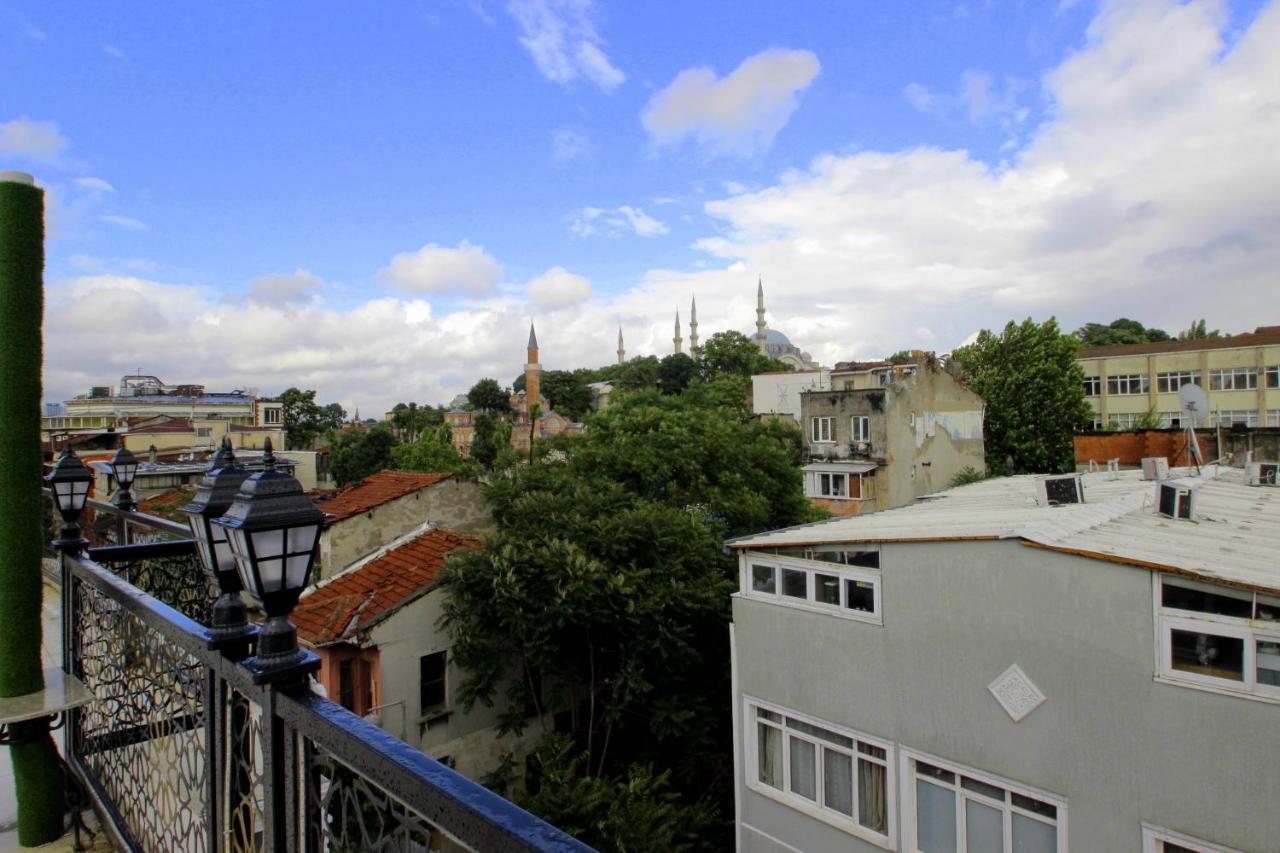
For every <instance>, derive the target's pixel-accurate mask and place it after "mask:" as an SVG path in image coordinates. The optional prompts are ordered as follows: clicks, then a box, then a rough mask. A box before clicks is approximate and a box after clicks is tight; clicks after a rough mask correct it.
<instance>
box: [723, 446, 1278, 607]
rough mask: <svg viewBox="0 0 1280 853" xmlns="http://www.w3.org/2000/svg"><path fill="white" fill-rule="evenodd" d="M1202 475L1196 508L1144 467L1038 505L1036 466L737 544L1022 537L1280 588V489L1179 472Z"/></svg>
mask: <svg viewBox="0 0 1280 853" xmlns="http://www.w3.org/2000/svg"><path fill="white" fill-rule="evenodd" d="M1170 473H1171V474H1172V475H1173V476H1175V477H1179V478H1183V479H1188V478H1189V479H1190V480H1191V481H1194V482H1196V483H1197V484H1198V486H1197V494H1196V517H1195V519H1194V520H1192V521H1186V520H1180V519H1170V518H1166V517H1164V516H1161V515H1158V514H1157V513H1156V511H1155V483H1154V482H1151V481H1146V480H1142V479H1141V476H1142V475H1141V472H1139V471H1122V472H1120V473H1119V474H1118V475H1115V479H1112V475H1110V474H1108V473H1106V472H1100V473H1094V474H1084V475H1083V477H1084V485H1085V502H1084V503H1082V504H1070V505H1067V506H1054V507H1049V506H1038V505H1037V504H1036V487H1035V480H1036V478H1035V477H1033V476H1019V477H1002V478H999V479H994V480H986V481H983V482H980V483H974V484H972V485H968V486H961V487H959V488H956V489H950V490H948V491H945V492H940V493H938V494H936V495H931V496H928V497H927V498H924V499H922V500H921V501H920V502H918V503H915V504H912V505H910V506H905V507H900V508H898V509H892V510H886V511H884V512H877V513H871V514H869V515H857V516H849V517H845V518H836V519H832V520H830V521H826V522H822V523H819V524H810V525H803V526H800V527H791V528H785V529H782V530H774V531H770V532H767V533H760V534H756V535H754V536H744V537H741V538H739V539H735V540H733V541H732V542H730V543H729V545H730V547H733V548H739V549H744V548H773V547H785V546H789V545H790V546H794V545H818V544H836V543H844V542H928V541H957V540H965V539H1022V540H1024V541H1026V542H1028V543H1030V544H1034V545H1038V546H1043V547H1047V548H1054V549H1058V550H1063V551H1071V552H1076V553H1081V554H1085V555H1087V556H1093V557H1096V558H1099V559H1104V560H1111V561H1115V562H1123V563H1130V564H1134V565H1143V566H1150V567H1155V568H1163V569H1169V570H1173V571H1178V572H1184V573H1187V574H1192V575H1197V576H1201V577H1205V578H1209V579H1212V580H1220V581H1226V582H1229V583H1236V584H1242V585H1245V586H1249V587H1253V588H1258V589H1266V590H1273V591H1280V558H1278V555H1280V491H1278V490H1276V489H1274V488H1266V487H1253V486H1248V485H1246V484H1245V479H1244V473H1243V472H1242V471H1241V470H1240V469H1236V468H1218V467H1215V466H1211V467H1209V468H1206V469H1205V472H1204V476H1202V477H1195V476H1194V475H1193V474H1192V473H1191V472H1188V471H1187V470H1186V469H1177V470H1175V471H1171V472H1170Z"/></svg>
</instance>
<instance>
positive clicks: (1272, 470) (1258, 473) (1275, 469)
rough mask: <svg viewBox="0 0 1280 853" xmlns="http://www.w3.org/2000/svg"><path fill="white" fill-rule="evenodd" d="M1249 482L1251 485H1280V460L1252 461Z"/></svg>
mask: <svg viewBox="0 0 1280 853" xmlns="http://www.w3.org/2000/svg"><path fill="white" fill-rule="evenodd" d="M1248 483H1249V485H1250V486H1277V485H1280V462H1250V463H1249V479H1248Z"/></svg>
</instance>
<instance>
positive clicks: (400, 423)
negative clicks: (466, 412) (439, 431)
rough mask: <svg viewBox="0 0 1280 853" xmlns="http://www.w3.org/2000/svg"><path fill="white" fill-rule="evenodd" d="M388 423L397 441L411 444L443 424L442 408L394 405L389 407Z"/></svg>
mask: <svg viewBox="0 0 1280 853" xmlns="http://www.w3.org/2000/svg"><path fill="white" fill-rule="evenodd" d="M390 422H391V428H392V429H393V430H394V431H395V434H396V438H397V439H399V440H400V441H405V442H409V443H413V442H415V441H417V440H418V436H420V435H421V434H422V433H423V432H424V431H426V430H428V429H430V428H431V427H434V426H438V425H440V424H442V423H444V407H443V406H441V407H436V406H419V405H418V404H417V403H396V404H395V405H394V406H392V407H391V421H390Z"/></svg>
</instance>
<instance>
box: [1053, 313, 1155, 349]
mask: <svg viewBox="0 0 1280 853" xmlns="http://www.w3.org/2000/svg"><path fill="white" fill-rule="evenodd" d="M1071 334H1072V335H1073V336H1074V337H1075V339H1076V340H1077V341H1079V342H1080V346H1082V347H1101V346H1109V345H1111V344H1145V343H1150V342H1153V341H1167V340H1170V337H1169V333H1168V332H1166V331H1164V330H1163V329H1155V328H1151V329H1148V328H1147V327H1146V326H1144V325H1142V324H1141V323H1139V322H1138V321H1137V320H1130V319H1128V318H1126V317H1121V318H1120V319H1119V320H1112V321H1111V322H1110V323H1107V324H1105V325H1104V324H1102V323H1086V324H1084V325H1083V326H1081V327H1080V328H1078V329H1076V330H1075V331H1074V332H1072V333H1071Z"/></svg>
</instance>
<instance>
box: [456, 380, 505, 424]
mask: <svg viewBox="0 0 1280 853" xmlns="http://www.w3.org/2000/svg"><path fill="white" fill-rule="evenodd" d="M467 404H468V405H469V406H470V407H471V408H472V409H474V410H476V411H477V412H489V413H490V414H499V415H505V414H507V413H508V412H510V411H511V392H510V391H508V390H507V389H506V388H503V387H502V386H501V385H499V384H498V380H496V379H481V380H480V381H479V382H477V383H476V384H475V385H472V386H471V390H470V391H468V392H467Z"/></svg>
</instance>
